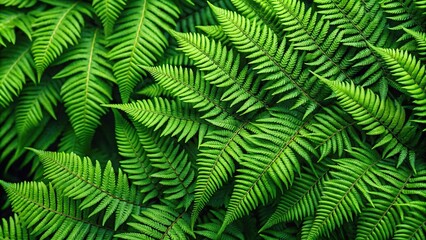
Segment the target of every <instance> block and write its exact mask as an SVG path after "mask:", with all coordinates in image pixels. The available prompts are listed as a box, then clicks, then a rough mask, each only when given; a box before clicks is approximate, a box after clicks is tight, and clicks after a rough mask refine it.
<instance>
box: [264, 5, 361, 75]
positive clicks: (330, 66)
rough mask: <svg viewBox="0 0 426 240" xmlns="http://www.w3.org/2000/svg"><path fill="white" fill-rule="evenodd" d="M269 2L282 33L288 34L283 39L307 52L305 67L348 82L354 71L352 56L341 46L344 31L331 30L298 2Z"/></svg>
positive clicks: (315, 13)
mask: <svg viewBox="0 0 426 240" xmlns="http://www.w3.org/2000/svg"><path fill="white" fill-rule="evenodd" d="M271 3H272V4H273V5H274V9H275V11H276V14H277V17H278V19H279V21H280V22H281V24H282V25H283V27H284V29H283V30H284V31H286V32H288V34H287V35H286V38H287V39H289V40H290V41H291V42H293V43H294V47H295V48H296V49H298V50H304V51H308V52H310V53H309V54H308V55H307V57H306V58H307V60H308V61H306V64H307V65H309V66H318V67H317V68H316V69H315V72H316V73H320V72H324V74H327V75H328V76H333V75H334V76H335V78H336V79H340V80H343V79H349V80H350V79H351V76H350V75H353V72H351V70H350V68H349V64H348V62H349V61H348V59H349V57H351V54H348V53H347V52H348V50H349V48H347V47H346V46H342V45H341V44H340V41H341V40H342V39H343V37H344V32H343V31H341V30H340V29H334V30H333V31H330V23H329V22H328V21H325V20H324V17H321V16H319V15H318V13H317V12H314V11H312V8H306V6H305V4H304V3H303V2H301V1H299V0H284V1H283V0H272V1H271Z"/></svg>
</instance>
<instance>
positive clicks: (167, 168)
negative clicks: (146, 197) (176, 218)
mask: <svg viewBox="0 0 426 240" xmlns="http://www.w3.org/2000/svg"><path fill="white" fill-rule="evenodd" d="M136 129H137V134H138V137H139V141H140V144H141V146H142V147H143V149H144V150H145V151H146V157H147V158H148V160H149V162H150V163H151V166H152V167H153V168H155V169H156V171H155V172H153V173H151V174H150V177H152V178H156V179H159V182H158V183H159V184H160V185H162V186H163V187H164V189H163V190H162V194H163V195H164V199H167V200H179V201H180V203H179V204H178V205H177V206H176V208H180V207H184V208H185V209H188V208H189V206H190V205H191V203H192V201H193V194H192V192H193V191H194V184H193V183H194V181H193V180H194V178H195V171H194V168H193V166H192V165H191V162H190V161H189V158H188V153H187V152H186V151H185V150H184V149H182V147H180V146H179V145H178V144H177V143H176V142H174V141H173V139H172V138H169V137H161V136H160V134H156V133H154V132H152V131H149V130H148V129H147V128H146V127H143V126H136Z"/></svg>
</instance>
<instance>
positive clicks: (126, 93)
mask: <svg viewBox="0 0 426 240" xmlns="http://www.w3.org/2000/svg"><path fill="white" fill-rule="evenodd" d="M178 13H179V9H178V8H177V7H176V6H175V4H174V3H173V2H172V1H167V0H132V1H129V3H128V4H127V5H126V8H125V9H124V11H123V14H121V17H120V18H119V19H118V21H117V24H116V26H117V27H116V29H115V30H114V33H112V34H111V36H110V37H109V39H108V40H109V45H110V46H112V50H111V52H110V54H109V58H110V60H112V61H114V62H115V64H114V66H113V71H114V76H115V77H116V78H117V83H118V86H119V89H120V95H121V100H122V102H123V103H127V102H128V101H129V99H130V95H131V93H132V91H133V88H134V87H135V86H136V85H137V83H138V82H140V80H141V76H143V75H145V71H144V70H143V69H142V68H141V67H140V66H153V65H154V63H155V62H156V61H157V59H158V58H159V57H160V56H161V55H162V54H163V52H164V49H165V48H166V46H167V39H166V37H165V36H164V33H163V32H164V31H165V30H169V29H172V28H173V27H174V26H175V25H176V23H175V18H177V17H178Z"/></svg>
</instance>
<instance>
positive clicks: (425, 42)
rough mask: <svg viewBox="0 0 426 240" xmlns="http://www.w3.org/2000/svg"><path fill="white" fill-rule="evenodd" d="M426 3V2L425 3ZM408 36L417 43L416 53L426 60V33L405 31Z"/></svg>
mask: <svg viewBox="0 0 426 240" xmlns="http://www.w3.org/2000/svg"><path fill="white" fill-rule="evenodd" d="M425 3H426V1H425ZM404 31H406V32H407V33H408V34H410V35H411V36H412V37H413V38H414V39H415V40H416V42H417V48H416V51H417V52H418V53H419V55H420V56H421V57H422V60H426V33H424V32H416V31H413V30H410V29H405V28H404Z"/></svg>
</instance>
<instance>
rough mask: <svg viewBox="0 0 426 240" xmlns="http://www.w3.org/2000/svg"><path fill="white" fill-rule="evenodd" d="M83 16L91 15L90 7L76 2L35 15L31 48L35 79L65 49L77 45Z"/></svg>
mask: <svg viewBox="0 0 426 240" xmlns="http://www.w3.org/2000/svg"><path fill="white" fill-rule="evenodd" d="M84 15H88V16H90V15H91V12H90V6H88V5H86V4H85V3H82V2H80V1H77V2H74V3H73V2H60V3H58V6H56V7H54V8H52V9H49V10H47V11H43V12H42V13H40V14H39V16H38V17H37V19H36V21H35V23H34V25H33V27H34V29H35V31H34V32H33V35H32V36H33V38H34V41H33V45H32V47H31V51H32V53H33V55H34V62H35V65H36V69H37V73H38V78H39V79H40V78H41V75H42V74H43V72H44V70H45V69H46V68H47V67H48V66H49V65H50V64H51V63H52V62H53V61H54V60H55V59H56V58H58V57H59V55H61V54H62V53H63V51H64V50H65V49H67V48H68V47H70V46H73V45H75V44H77V42H78V41H79V39H80V34H81V31H82V28H83V25H84Z"/></svg>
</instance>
